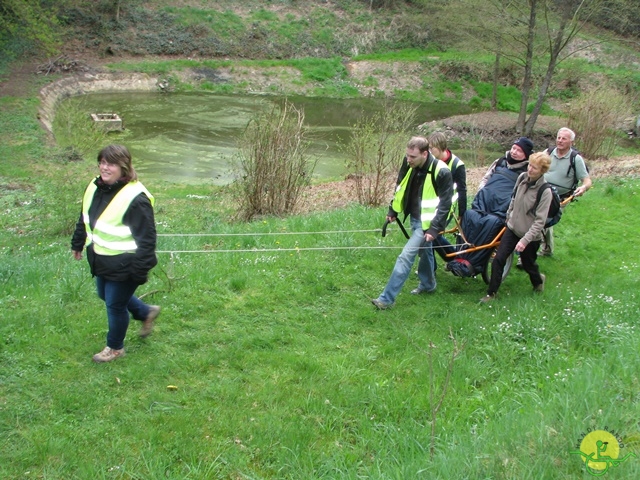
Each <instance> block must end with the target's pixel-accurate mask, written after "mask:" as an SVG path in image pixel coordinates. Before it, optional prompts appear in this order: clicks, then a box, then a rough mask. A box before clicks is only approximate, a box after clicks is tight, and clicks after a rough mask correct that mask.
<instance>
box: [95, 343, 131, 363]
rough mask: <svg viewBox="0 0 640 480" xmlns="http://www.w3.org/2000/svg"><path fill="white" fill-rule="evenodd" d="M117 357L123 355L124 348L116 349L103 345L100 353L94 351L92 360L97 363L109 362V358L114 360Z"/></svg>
mask: <svg viewBox="0 0 640 480" xmlns="http://www.w3.org/2000/svg"><path fill="white" fill-rule="evenodd" d="M119 357H124V348H121V349H120V350H116V349H114V348H111V347H104V349H103V350H102V351H101V352H100V353H96V354H95V355H94V356H93V361H94V362H97V363H105V362H110V361H111V360H115V359H116V358H119Z"/></svg>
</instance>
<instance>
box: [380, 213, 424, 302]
mask: <svg viewBox="0 0 640 480" xmlns="http://www.w3.org/2000/svg"><path fill="white" fill-rule="evenodd" d="M396 221H398V222H399V221H400V219H399V218H398V219H397V220H396ZM420 252H422V255H420V261H419V262H418V278H419V279H420V284H419V285H418V288H419V289H420V290H424V291H427V292H431V291H433V290H435V289H436V276H435V274H434V273H433V262H434V258H433V249H432V248H431V242H427V241H425V239H424V230H423V229H422V222H421V221H420V220H418V219H415V218H413V217H411V238H409V240H407V244H406V245H405V246H404V248H403V249H402V252H401V253H400V255H398V259H397V260H396V265H395V267H393V272H391V278H389V281H388V282H387V286H386V287H384V291H383V292H382V293H381V294H380V296H379V297H378V300H380V301H381V302H384V303H393V302H395V301H396V297H397V296H398V294H399V293H400V290H401V289H402V286H403V285H404V282H406V281H407V278H409V275H410V274H411V268H412V267H413V262H414V261H415V259H416V256H418V253H420Z"/></svg>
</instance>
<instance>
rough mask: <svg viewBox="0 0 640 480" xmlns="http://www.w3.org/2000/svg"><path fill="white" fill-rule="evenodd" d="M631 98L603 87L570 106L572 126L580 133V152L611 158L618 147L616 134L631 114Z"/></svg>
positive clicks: (585, 154) (590, 92)
mask: <svg viewBox="0 0 640 480" xmlns="http://www.w3.org/2000/svg"><path fill="white" fill-rule="evenodd" d="M631 104H632V102H630V101H629V99H628V98H627V97H626V96H624V95H622V94H621V93H619V92H617V91H616V90H615V89H613V88H611V87H610V86H609V85H601V86H599V87H597V88H595V89H593V90H591V91H589V92H586V93H584V94H583V95H581V96H580V97H579V98H578V99H577V100H576V101H574V102H573V103H572V104H571V106H570V107H569V110H568V114H569V120H568V123H569V127H570V128H571V129H572V130H573V131H574V132H575V133H576V138H577V140H578V142H577V143H578V146H579V149H580V153H581V154H582V156H583V157H585V158H592V159H595V158H608V157H609V156H610V155H611V154H612V153H613V150H614V149H615V147H616V141H617V135H616V132H617V131H618V130H619V129H620V128H621V127H622V125H621V122H622V121H623V120H624V119H625V118H626V117H628V116H629V115H631V109H630V107H629V106H630V105H631Z"/></svg>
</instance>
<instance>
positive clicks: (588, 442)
mask: <svg viewBox="0 0 640 480" xmlns="http://www.w3.org/2000/svg"><path fill="white" fill-rule="evenodd" d="M580 451H581V452H582V453H584V454H585V455H587V458H593V460H590V461H588V462H585V464H586V465H587V467H589V468H591V469H593V470H606V469H607V462H603V461H602V460H600V459H601V458H602V459H604V458H607V459H612V460H617V459H618V457H619V456H620V444H619V443H618V440H617V439H616V437H614V436H613V435H611V434H610V433H609V432H607V431H605V430H594V431H593V432H591V433H588V434H587V435H585V437H584V438H583V439H582V442H580Z"/></svg>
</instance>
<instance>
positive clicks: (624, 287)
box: [0, 98, 640, 480]
mask: <svg viewBox="0 0 640 480" xmlns="http://www.w3.org/2000/svg"><path fill="white" fill-rule="evenodd" d="M36 106H37V102H36V101H35V100H32V99H16V98H4V99H2V100H1V102H0V120H1V121H2V125H3V128H2V131H1V132H0V136H1V138H0V140H1V141H0V158H1V159H2V161H1V162H0V192H1V196H0V207H1V209H0V212H1V215H0V227H1V228H0V245H1V247H0V255H1V260H0V285H1V288H2V295H1V296H0V319H1V320H0V339H1V341H0V478H3V479H23V478H43V479H70V478H77V479H87V478H105V479H108V478H118V479H120V478H122V479H156V478H158V479H159V478H172V479H208V478H229V479H241V478H242V479H245V478H246V479H248V478H251V479H267V478H287V479H306V478H327V479H337V478H344V479H355V478H380V479H382V478H385V479H387V478H393V479H408V478H425V479H434V478H439V479H464V478H469V479H479V478H483V479H519V480H520V479H527V478H529V479H543V478H544V479H547V478H549V479H552V478H553V479H555V478H561V479H574V478H590V477H591V475H590V474H589V473H588V472H586V470H585V466H584V462H582V460H581V457H580V456H579V455H577V454H574V453H572V452H576V451H577V450H578V448H579V444H580V439H581V438H583V437H584V436H585V435H586V434H587V432H590V431H591V430H608V431H615V432H617V437H616V438H617V440H618V442H619V443H621V444H624V448H623V449H622V450H621V454H620V456H622V455H623V454H626V453H630V452H631V453H636V454H640V443H639V442H640V426H639V424H638V418H639V414H640V396H639V394H638V391H639V385H638V383H639V377H638V376H639V373H638V372H639V371H640V369H639V368H638V367H639V361H638V351H639V349H640V333H639V332H638V329H637V328H636V324H637V318H638V311H639V308H638V307H639V303H640V302H639V301H638V294H637V291H638V283H639V282H638V275H637V271H638V266H639V264H640V254H639V253H638V251H637V250H635V243H636V241H637V226H636V225H635V224H634V220H633V218H634V212H636V211H638V208H640V199H639V195H638V192H639V190H640V179H638V178H627V179H609V180H607V181H598V182H597V183H596V185H595V187H594V189H592V190H591V191H590V192H589V194H588V195H587V196H585V197H584V198H583V199H581V200H580V201H579V202H578V203H577V204H574V205H571V206H570V207H568V212H567V214H566V215H565V217H564V218H563V220H562V222H561V224H560V225H559V227H558V228H557V229H556V232H557V233H556V236H557V254H556V256H555V257H553V258H544V259H541V261H540V263H541V267H542V271H543V272H544V273H545V274H546V275H547V288H546V291H545V292H544V294H542V295H534V294H533V292H532V290H531V287H530V285H529V284H528V280H527V279H526V278H525V276H524V275H523V274H522V273H521V272H519V271H514V272H512V273H511V275H509V277H508V278H507V280H506V281H505V283H504V285H503V287H502V289H501V291H500V296H499V299H498V300H497V301H496V302H494V303H493V304H492V305H490V306H482V307H481V306H479V305H477V300H478V299H479V298H480V297H481V296H482V295H483V294H484V293H485V285H484V284H483V283H482V281H481V280H480V279H460V278H456V277H453V276H451V275H450V274H448V273H446V272H444V271H443V269H442V268H440V270H439V271H438V274H437V279H438V291H439V293H438V294H436V295H433V296H428V297H415V296H412V295H409V294H408V292H409V290H410V289H411V288H413V287H414V286H415V284H417V280H416V279H413V278H412V279H410V281H409V282H408V284H407V285H406V287H405V289H404V291H403V293H402V294H401V295H400V296H399V298H398V300H397V303H396V306H395V307H394V308H393V309H391V310H389V311H383V312H379V311H376V310H374V308H373V306H372V305H371V304H370V302H369V299H370V298H372V297H375V296H377V295H378V294H379V293H380V291H381V290H382V288H383V287H384V284H385V283H386V281H387V279H388V275H389V274H390V272H391V269H392V266H393V263H394V261H395V257H396V255H397V254H398V253H399V251H400V249H401V247H402V245H403V244H404V241H403V238H402V236H401V235H400V234H399V232H398V231H397V230H396V229H394V230H393V231H392V232H391V234H390V235H388V236H387V237H386V238H384V239H383V238H382V237H381V236H380V233H379V228H380V226H381V223H382V221H383V220H384V213H385V212H384V210H371V209H366V208H363V207H359V206H356V205H354V206H351V207H349V208H347V209H345V210H338V211H333V212H329V213H322V214H316V215H310V216H305V217H291V218H285V219H265V220H261V221H256V222H253V223H250V224H241V223H237V222H233V221H230V218H231V215H232V214H233V208H232V204H231V203H230V201H229V192H228V189H225V188H217V187H216V188H214V187H209V186H206V185H204V186H198V187H193V186H190V187H183V186H176V185H171V184H148V185H147V187H148V188H149V189H150V190H151V191H152V192H153V193H154V194H155V196H156V198H157V208H156V214H157V223H158V232H159V233H160V234H162V235H163V236H160V237H159V245H158V250H159V253H158V256H159V260H160V263H159V265H158V267H157V268H156V269H155V270H154V274H153V276H152V278H151V280H150V282H149V283H148V284H146V285H144V286H143V287H142V288H141V289H140V290H139V293H140V294H145V295H146V300H148V301H149V302H150V303H154V304H158V305H161V306H162V307H163V313H162V315H161V317H160V319H159V322H158V326H157V329H156V331H155V333H154V335H152V336H151V337H150V338H149V339H147V340H141V339H139V338H138V337H137V327H138V325H132V327H131V329H130V333H129V335H128V339H127V341H126V348H127V356H126V357H125V358H123V359H120V360H118V361H116V362H114V363H112V364H104V365H97V364H94V363H92V362H91V356H92V355H93V354H94V353H96V352H98V351H99V350H100V349H102V347H103V346H104V342H105V334H106V319H105V312H104V307H103V305H101V302H100V301H99V300H98V298H97V296H96V295H95V293H94V287H93V282H92V280H91V278H90V275H89V272H88V267H87V265H86V262H84V261H82V262H76V261H73V260H72V258H71V254H70V246H69V241H70V234H71V231H72V228H73V226H74V224H75V221H76V219H77V215H78V213H79V208H80V204H79V202H80V198H81V194H82V191H83V189H84V187H85V185H86V183H87V182H88V180H89V178H90V177H91V176H92V175H95V174H97V172H96V169H95V164H94V161H93V159H91V160H86V161H81V162H69V161H63V160H61V159H60V158H63V157H57V156H56V149H54V148H52V147H50V146H49V144H48V143H47V140H46V138H45V136H44V133H43V132H42V130H41V129H40V127H39V125H38V123H37V120H36V116H35V109H36ZM142 180H143V181H144V179H142ZM320 232H336V233H320ZM203 233H206V234H211V236H204V237H202V236H198V237H194V236H187V237H181V236H179V237H177V236H168V235H170V234H203ZM221 234H228V235H227V236H221ZM232 234H239V235H232ZM240 234H241V235H240ZM247 234H249V235H247ZM187 250H194V251H197V253H195V252H194V253H178V252H184V251H187ZM454 354H455V360H454V361H452V360H451V358H452V356H453V355H454ZM448 371H449V372H450V376H448V374H447V372H448ZM447 379H448V380H447ZM169 385H174V386H176V387H177V390H169V389H167V386H169ZM440 400H441V401H442V403H441V405H440V406H439V407H438V404H439V402H440ZM434 420H435V423H434ZM606 473H607V475H608V476H609V477H610V478H625V479H628V478H638V477H640V459H639V458H629V459H628V460H627V461H625V462H623V463H621V464H620V465H619V466H617V468H615V469H611V470H610V471H609V472H606Z"/></svg>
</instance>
